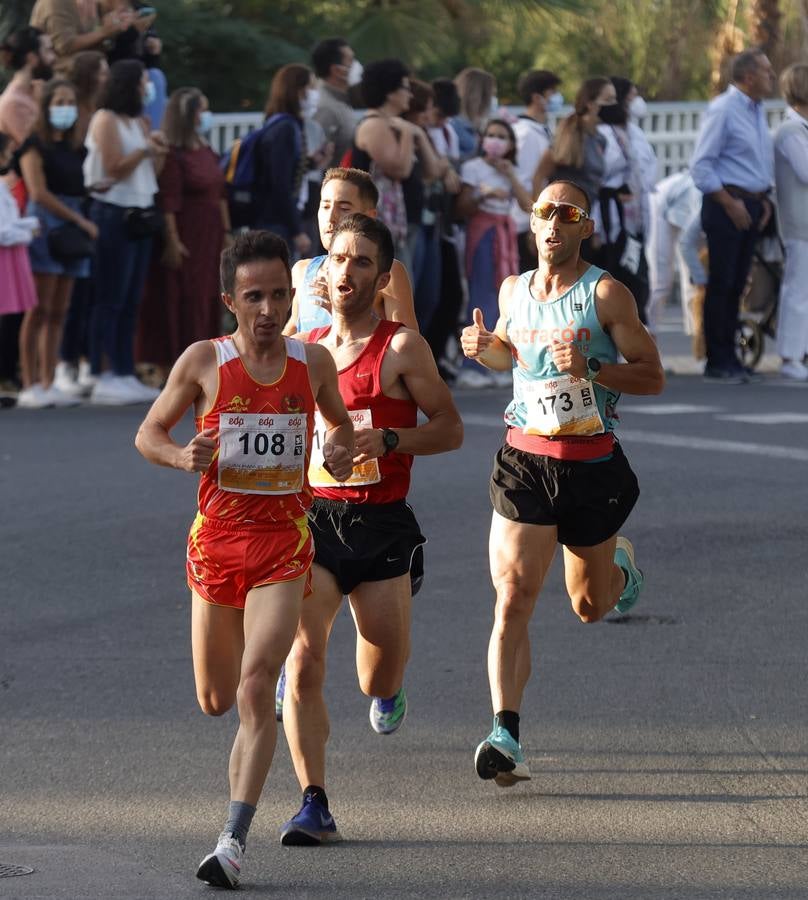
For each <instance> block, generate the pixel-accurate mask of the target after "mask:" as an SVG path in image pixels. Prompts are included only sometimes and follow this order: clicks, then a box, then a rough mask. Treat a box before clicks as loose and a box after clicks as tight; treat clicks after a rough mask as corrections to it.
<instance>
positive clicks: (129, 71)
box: [98, 59, 146, 118]
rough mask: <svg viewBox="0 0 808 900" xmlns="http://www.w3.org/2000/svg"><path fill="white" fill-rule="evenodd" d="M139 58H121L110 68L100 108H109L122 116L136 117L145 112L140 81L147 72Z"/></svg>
mask: <svg viewBox="0 0 808 900" xmlns="http://www.w3.org/2000/svg"><path fill="white" fill-rule="evenodd" d="M145 71H146V70H145V68H144V67H143V63H142V62H141V61H140V60H139V59H119V60H118V61H117V62H115V63H113V64H112V65H111V66H110V68H109V78H108V79H107V83H106V85H105V86H104V93H103V94H102V96H101V102H100V103H99V104H98V106H99V109H109V110H111V111H112V112H114V113H118V115H120V116H131V117H132V118H136V117H137V116H140V115H142V114H143V98H142V97H141V96H140V90H139V86H140V82H141V80H142V78H143V73H144V72H145Z"/></svg>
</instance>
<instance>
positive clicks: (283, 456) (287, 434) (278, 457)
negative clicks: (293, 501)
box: [219, 413, 306, 495]
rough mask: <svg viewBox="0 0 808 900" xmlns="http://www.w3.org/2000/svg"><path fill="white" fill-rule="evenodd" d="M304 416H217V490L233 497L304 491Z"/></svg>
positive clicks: (251, 414) (221, 414)
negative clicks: (233, 495)
mask: <svg viewBox="0 0 808 900" xmlns="http://www.w3.org/2000/svg"><path fill="white" fill-rule="evenodd" d="M305 460H306V413H292V414H291V415H290V414H287V413H220V414H219V487H220V488H221V489H222V490H223V491H233V492H234V493H236V494H269V495H278V494H297V493H299V492H300V491H302V490H303V472H304V468H303V467H304V463H305Z"/></svg>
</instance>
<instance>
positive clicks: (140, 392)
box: [121, 375, 160, 403]
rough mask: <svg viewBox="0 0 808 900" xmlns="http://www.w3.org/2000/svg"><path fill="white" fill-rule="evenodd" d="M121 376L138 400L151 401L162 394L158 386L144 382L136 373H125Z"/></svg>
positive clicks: (142, 401)
mask: <svg viewBox="0 0 808 900" xmlns="http://www.w3.org/2000/svg"><path fill="white" fill-rule="evenodd" d="M121 377H122V378H123V379H124V381H125V382H126V384H127V386H128V387H129V389H130V390H131V391H132V395H133V396H134V397H136V398H137V400H136V402H139V403H151V402H152V401H154V400H156V399H157V398H158V397H159V396H160V391H159V390H158V389H157V388H153V387H149V386H148V385H147V384H143V382H142V381H141V380H140V379H139V378H138V377H137V376H136V375H123V376H121Z"/></svg>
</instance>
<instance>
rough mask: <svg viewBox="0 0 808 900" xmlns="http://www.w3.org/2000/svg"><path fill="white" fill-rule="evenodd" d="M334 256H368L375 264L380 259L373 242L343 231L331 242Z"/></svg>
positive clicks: (359, 235)
mask: <svg viewBox="0 0 808 900" xmlns="http://www.w3.org/2000/svg"><path fill="white" fill-rule="evenodd" d="M330 252H331V255H332V256H352V257H357V256H366V257H367V258H368V259H372V260H373V261H374V262H375V261H377V258H378V250H377V249H376V245H375V244H374V243H373V241H371V240H369V239H368V238H366V237H363V236H362V235H361V234H356V233H355V232H353V231H343V232H342V233H341V234H338V235H337V236H336V237H335V238H334V240H333V241H332V242H331V251H330Z"/></svg>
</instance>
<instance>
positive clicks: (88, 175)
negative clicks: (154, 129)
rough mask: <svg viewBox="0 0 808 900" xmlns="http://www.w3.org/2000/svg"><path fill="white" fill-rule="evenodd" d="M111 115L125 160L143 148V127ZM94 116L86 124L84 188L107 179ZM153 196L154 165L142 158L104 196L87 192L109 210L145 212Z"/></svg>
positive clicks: (154, 185)
mask: <svg viewBox="0 0 808 900" xmlns="http://www.w3.org/2000/svg"><path fill="white" fill-rule="evenodd" d="M99 112H100V110H99ZM113 115H114V116H115V126H116V128H117V129H118V136H119V138H120V141H121V152H122V153H123V155H124V156H128V155H129V154H130V153H133V152H134V151H135V150H141V149H143V148H144V147H146V146H147V141H146V135H145V134H144V133H143V126H142V125H141V124H140V120H139V119H131V118H129V117H127V116H119V115H117V114H115V113H113ZM96 116H98V112H97V113H95V115H93V117H92V119H91V120H90V126H89V128H88V129H87V139H86V141H85V142H84V144H85V146H86V147H87V156H86V157H85V159H84V183H85V184H87V185H92V184H97V183H98V182H99V181H103V180H105V179H107V178H109V175H108V174H107V173H106V171H105V170H104V163H103V161H102V158H101V149H100V148H99V146H98V144H97V142H96V140H95V137H94V134H93V131H94V126H95V123H96ZM156 193H157V177H156V175H155V174H154V163H153V162H152V160H151V158H150V157H146V158H144V159H143V160H142V161H141V162H139V163H138V164H137V166H136V167H135V168H134V169H133V170H132V171H131V172H130V173H129V174H128V175H127V176H126V178H123V179H121V180H120V181H116V182H115V183H114V184H113V185H112V187H111V188H110V189H109V190H108V191H105V192H104V193H94V192H92V191H91V192H90V196H91V197H93V198H94V199H95V200H100V201H101V202H102V203H111V204H112V205H113V206H124V207H131V206H136V207H139V208H140V209H148V207H150V206H154V195H155V194H156Z"/></svg>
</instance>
